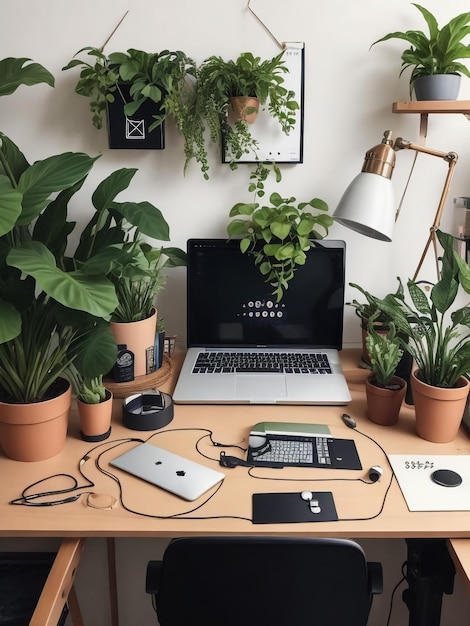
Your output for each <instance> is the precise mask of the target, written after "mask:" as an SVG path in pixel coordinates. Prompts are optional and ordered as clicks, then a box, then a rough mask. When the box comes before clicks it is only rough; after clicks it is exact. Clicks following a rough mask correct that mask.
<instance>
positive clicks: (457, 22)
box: [371, 3, 470, 94]
mask: <svg viewBox="0 0 470 626" xmlns="http://www.w3.org/2000/svg"><path fill="white" fill-rule="evenodd" d="M412 4H413V6H415V7H416V8H417V9H418V11H419V12H420V13H421V15H422V16H423V17H424V19H425V21H426V24H427V26H428V34H425V33H424V32H423V31H421V30H407V31H405V32H402V31H397V32H392V33H389V34H388V35H385V36H384V37H382V38H381V39H378V40H377V41H375V42H374V43H373V44H372V46H375V44H377V43H380V42H383V41H388V40H389V39H402V40H403V41H406V42H407V43H409V44H410V47H409V48H407V49H406V50H404V51H403V53H402V55H401V60H402V69H401V71H400V76H401V75H402V73H403V72H404V71H405V70H406V69H407V68H409V67H412V68H413V69H412V72H411V77H410V94H411V91H412V88H413V83H414V81H415V80H416V79H417V78H420V77H422V76H429V75H432V74H464V75H465V76H467V77H469V78H470V72H469V70H468V68H467V67H466V66H465V65H464V64H463V63H460V60H461V59H468V58H470V45H468V44H467V45H466V44H464V43H462V40H463V39H464V38H465V37H466V36H467V35H468V34H470V26H469V24H470V12H467V13H461V14H460V15H457V16H456V17H454V18H453V19H451V20H450V21H449V22H448V23H447V24H446V25H445V26H443V27H442V28H439V24H438V22H437V20H436V18H435V17H434V15H433V14H432V13H431V12H430V11H428V9H426V8H424V7H423V6H421V5H419V4H415V3H412ZM372 46H371V47H372Z"/></svg>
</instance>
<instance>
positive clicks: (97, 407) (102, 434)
mask: <svg viewBox="0 0 470 626" xmlns="http://www.w3.org/2000/svg"><path fill="white" fill-rule="evenodd" d="M77 409H78V417H79V418H80V430H81V433H80V434H81V436H82V439H83V440H84V441H103V440H104V439H107V438H108V437H109V435H110V434H111V415H112V412H113V394H112V393H111V392H110V391H109V390H106V400H103V402H99V403H98V404H88V403H87V402H82V401H81V400H79V399H78V398H77Z"/></svg>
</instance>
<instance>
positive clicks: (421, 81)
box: [413, 74, 461, 100]
mask: <svg viewBox="0 0 470 626" xmlns="http://www.w3.org/2000/svg"><path fill="white" fill-rule="evenodd" d="M460 80H461V76H460V74H432V75H430V76H421V78H417V79H416V80H415V81H414V83H413V89H414V92H415V97H416V100H457V97H458V95H459V90H460Z"/></svg>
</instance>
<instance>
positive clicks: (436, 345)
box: [379, 231, 470, 387]
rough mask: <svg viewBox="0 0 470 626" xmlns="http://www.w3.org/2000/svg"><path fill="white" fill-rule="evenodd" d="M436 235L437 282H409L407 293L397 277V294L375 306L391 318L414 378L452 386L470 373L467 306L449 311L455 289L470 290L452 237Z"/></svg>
mask: <svg viewBox="0 0 470 626" xmlns="http://www.w3.org/2000/svg"><path fill="white" fill-rule="evenodd" d="M437 236H438V238H439V242H440V244H441V245H442V247H443V249H444V253H443V256H442V258H441V272H440V278H439V280H438V281H437V282H436V283H429V282H426V281H419V282H416V281H413V280H408V282H407V295H406V294H405V290H404V288H403V284H402V282H401V280H400V279H398V281H399V287H398V289H397V292H396V293H394V294H389V295H387V296H386V297H385V298H384V299H382V300H380V301H379V305H380V308H381V310H382V311H383V312H385V313H386V314H387V315H389V316H390V318H391V319H392V320H393V323H394V324H395V326H396V329H397V332H398V335H399V341H400V345H401V347H402V348H403V350H406V351H408V352H409V353H410V354H411V355H412V356H413V358H414V360H415V361H416V365H417V368H418V378H419V379H420V380H421V381H423V382H424V383H426V384H428V385H431V386H434V387H454V386H455V385H456V383H457V381H458V379H459V378H460V377H461V376H465V375H467V376H468V373H469V372H470V341H469V338H470V330H469V329H470V304H466V305H464V306H463V307H460V308H457V309H455V310H454V311H452V305H453V304H454V302H455V299H456V297H457V295H458V293H459V291H460V287H462V289H463V290H464V291H465V292H466V293H470V268H469V266H468V265H467V263H465V261H464V260H463V259H461V258H460V257H459V255H458V254H457V252H456V251H455V250H454V238H453V237H452V236H451V235H449V234H447V233H443V232H442V231H437ZM426 288H428V289H429V290H430V291H429V295H428V292H427V291H426ZM401 335H403V337H401ZM406 338H409V340H408V343H407V342H406Z"/></svg>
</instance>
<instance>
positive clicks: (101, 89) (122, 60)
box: [62, 46, 196, 135]
mask: <svg viewBox="0 0 470 626" xmlns="http://www.w3.org/2000/svg"><path fill="white" fill-rule="evenodd" d="M82 53H86V57H85V58H74V59H72V60H71V61H70V62H69V63H68V64H67V65H66V66H65V67H63V68H62V69H63V70H69V69H72V68H75V67H79V68H81V71H80V77H79V79H78V81H77V84H76V87H75V91H76V92H77V93H78V94H80V95H82V96H85V97H87V98H90V110H91V112H92V121H93V125H94V126H96V128H102V126H103V114H104V112H105V110H106V106H107V104H108V103H110V102H114V100H115V99H116V98H119V97H122V95H121V94H120V87H119V85H120V83H127V84H130V97H131V101H130V102H127V103H126V104H125V105H124V112H125V114H126V115H128V116H132V115H134V113H135V112H136V111H138V109H139V108H140V107H141V106H142V104H143V103H144V102H147V101H149V100H150V101H152V102H154V103H155V115H154V116H153V117H154V122H153V123H152V124H151V125H150V126H149V131H152V130H153V129H154V128H156V127H157V126H159V125H160V124H161V123H162V122H163V121H164V120H165V119H166V118H167V117H169V116H171V117H173V119H174V121H175V123H176V125H177V127H178V128H179V130H180V131H181V132H182V133H183V135H185V133H186V132H187V131H186V129H187V128H189V127H191V121H190V120H188V116H189V115H190V114H191V102H192V99H193V97H194V85H191V80H192V81H193V82H194V80H195V78H196V65H195V63H194V61H193V60H192V59H191V58H190V57H188V56H187V55H186V54H185V53H184V52H182V51H180V50H177V51H170V50H163V51H162V52H145V51H143V50H136V49H135V48H130V49H129V50H127V52H113V53H111V54H109V55H106V54H104V53H103V51H102V50H101V49H99V48H94V47H91V46H87V47H85V48H82V49H81V50H79V51H78V52H77V53H76V55H75V56H77V55H80V54H82ZM87 57H88V58H89V60H88V58H87Z"/></svg>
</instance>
